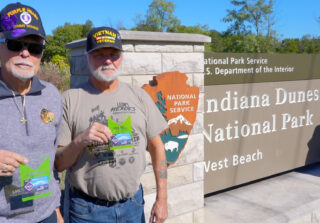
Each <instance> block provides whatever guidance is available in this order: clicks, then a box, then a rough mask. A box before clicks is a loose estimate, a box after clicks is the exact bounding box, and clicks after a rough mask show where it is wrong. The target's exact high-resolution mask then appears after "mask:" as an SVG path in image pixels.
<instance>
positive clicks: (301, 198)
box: [195, 164, 320, 223]
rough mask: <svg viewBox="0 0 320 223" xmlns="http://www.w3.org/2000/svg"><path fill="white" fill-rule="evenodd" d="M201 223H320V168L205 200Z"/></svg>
mask: <svg viewBox="0 0 320 223" xmlns="http://www.w3.org/2000/svg"><path fill="white" fill-rule="evenodd" d="M195 219H198V221H196V222H197V223H200V222H201V223H202V222H203V223H260V222H263V223H271V222H272V223H273V222H274V223H282V222H285V223H287V222H290V223H320V164H316V165H312V166H310V167H305V168H303V169H299V170H296V171H293V172H289V173H286V174H283V175H280V176H277V177H273V178H269V179H267V180H263V181H260V182H257V183H254V184H250V185H247V186H243V187H240V188H237V189H234V190H230V191H227V192H224V193H220V194H216V195H213V196H211V197H207V198H205V207H204V208H203V209H201V210H199V211H198V212H197V216H196V217H195Z"/></svg>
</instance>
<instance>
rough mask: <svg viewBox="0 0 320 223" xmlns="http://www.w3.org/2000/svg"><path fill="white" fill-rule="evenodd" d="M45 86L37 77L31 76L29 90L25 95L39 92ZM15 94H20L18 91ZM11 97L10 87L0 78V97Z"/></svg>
mask: <svg viewBox="0 0 320 223" xmlns="http://www.w3.org/2000/svg"><path fill="white" fill-rule="evenodd" d="M44 88H45V86H44V85H43V84H41V82H40V80H39V79H38V78H37V77H35V76H34V77H32V85H31V88H30V90H29V91H28V93H27V94H26V95H33V94H41V91H42V90H43V89H44ZM14 92H15V91H14ZM15 94H16V95H20V94H19V93H18V92H15ZM7 97H13V95H12V91H11V89H10V88H9V87H8V86H7V85H6V83H4V82H3V81H2V80H0V98H7Z"/></svg>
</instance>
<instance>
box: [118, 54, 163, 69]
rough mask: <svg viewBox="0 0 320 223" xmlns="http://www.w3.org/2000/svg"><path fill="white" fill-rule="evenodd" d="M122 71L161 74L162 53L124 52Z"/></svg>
mask: <svg viewBox="0 0 320 223" xmlns="http://www.w3.org/2000/svg"><path fill="white" fill-rule="evenodd" d="M121 71H122V73H123V74H159V73H161V54H159V53H131V52H128V53H127V52H124V53H123V60H122V67H121Z"/></svg>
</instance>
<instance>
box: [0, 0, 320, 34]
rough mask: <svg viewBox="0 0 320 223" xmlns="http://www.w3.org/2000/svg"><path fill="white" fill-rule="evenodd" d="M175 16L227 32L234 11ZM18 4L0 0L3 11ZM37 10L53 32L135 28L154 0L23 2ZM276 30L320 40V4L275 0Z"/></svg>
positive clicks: (215, 3) (202, 9) (200, 4)
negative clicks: (73, 27) (88, 25)
mask: <svg viewBox="0 0 320 223" xmlns="http://www.w3.org/2000/svg"><path fill="white" fill-rule="evenodd" d="M172 1H173V2H174V4H175V5H176V9H175V16H177V18H178V19H179V20H180V21H181V24H182V25H186V26H194V25H197V24H200V25H208V27H209V29H214V30H217V31H219V32H223V31H226V29H227V28H228V26H229V24H228V23H225V22H223V21H222V18H223V17H225V16H226V15H227V9H233V5H232V4H230V0H196V1H191V0H172ZM12 2H15V1H9V0H0V8H3V7H4V6H6V5H7V4H9V3H12ZM20 2H21V3H22V4H26V5H30V6H32V7H33V8H35V9H36V10H37V11H38V12H39V14H40V16H41V19H42V23H43V25H44V28H45V31H46V33H47V34H49V35H52V31H53V30H54V29H55V28H56V27H58V26H63V25H64V23H65V22H69V23H71V24H84V23H85V22H86V21H87V20H88V19H90V20H91V21H92V22H93V25H94V26H95V27H98V26H113V27H118V26H119V24H121V26H124V27H126V28H127V29H130V28H132V27H133V26H134V25H135V22H134V19H135V18H136V15H137V14H141V15H142V16H144V15H145V14H146V12H147V10H148V6H149V5H150V3H151V2H152V0H135V1H133V0H118V1H116V0H114V1H109V0H20ZM274 11H275V13H274V21H275V26H274V29H276V30H277V34H278V38H280V39H284V38H301V37H302V36H304V35H306V34H310V35H311V36H314V37H319V36H320V23H318V22H317V18H318V17H320V0H274Z"/></svg>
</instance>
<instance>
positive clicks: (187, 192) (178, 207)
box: [144, 181, 204, 220]
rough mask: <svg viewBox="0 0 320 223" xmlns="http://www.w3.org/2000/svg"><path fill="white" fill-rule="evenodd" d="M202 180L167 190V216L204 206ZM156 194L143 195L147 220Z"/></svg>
mask: <svg viewBox="0 0 320 223" xmlns="http://www.w3.org/2000/svg"><path fill="white" fill-rule="evenodd" d="M203 197H204V195H203V182H202V181H199V182H196V183H192V184H187V185H183V186H181V187H175V188H172V189H169V190H168V212H169V218H173V217H175V216H179V215H181V214H184V213H189V212H190V213H191V212H193V211H194V210H197V209H200V208H202V207H203V206H204V198H203ZM155 198H156V194H155V193H152V194H148V195H145V196H144V200H145V207H144V210H145V215H146V220H149V217H150V211H151V208H152V205H153V203H154V201H155Z"/></svg>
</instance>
